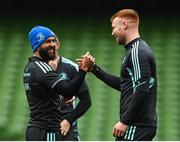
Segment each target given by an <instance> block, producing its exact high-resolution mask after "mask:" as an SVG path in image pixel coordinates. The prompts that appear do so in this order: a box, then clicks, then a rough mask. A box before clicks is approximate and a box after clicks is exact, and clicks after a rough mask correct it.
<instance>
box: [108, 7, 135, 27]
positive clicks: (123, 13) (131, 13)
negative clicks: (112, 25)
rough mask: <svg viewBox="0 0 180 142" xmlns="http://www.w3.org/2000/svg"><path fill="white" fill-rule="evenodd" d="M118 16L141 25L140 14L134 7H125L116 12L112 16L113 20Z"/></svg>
mask: <svg viewBox="0 0 180 142" xmlns="http://www.w3.org/2000/svg"><path fill="white" fill-rule="evenodd" d="M116 17H119V18H125V19H127V20H130V22H134V23H136V24H137V25H139V15H138V13H137V12H136V11H135V10H133V9H123V10H120V11H118V12H116V13H115V14H114V15H113V16H111V22H112V21H113V20H114V18H116Z"/></svg>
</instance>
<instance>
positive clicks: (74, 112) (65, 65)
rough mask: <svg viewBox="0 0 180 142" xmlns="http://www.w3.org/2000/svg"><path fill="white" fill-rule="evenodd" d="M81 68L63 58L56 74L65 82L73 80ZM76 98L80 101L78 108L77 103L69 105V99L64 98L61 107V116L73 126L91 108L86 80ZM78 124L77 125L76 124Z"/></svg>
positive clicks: (75, 94)
mask: <svg viewBox="0 0 180 142" xmlns="http://www.w3.org/2000/svg"><path fill="white" fill-rule="evenodd" d="M78 70H79V67H78V65H77V64H75V63H74V62H72V61H71V60H69V59H66V58H64V57H61V58H60V60H59V63H58V66H57V69H56V72H57V73H58V74H59V76H60V77H61V78H63V80H71V79H73V78H74V77H75V75H76V74H77V71H78ZM74 97H76V98H78V99H79V102H78V104H77V106H76V103H77V102H76V101H75V100H74V101H73V102H72V103H70V104H68V103H66V101H68V100H69V99H72V97H71V98H69V97H66V96H64V97H63V96H62V97H61V100H62V105H61V107H60V111H61V116H62V117H63V118H65V119H67V120H68V121H69V122H70V123H71V124H72V123H73V122H75V121H76V120H77V119H78V118H79V117H81V116H82V115H83V114H84V113H85V112H86V111H87V110H88V109H89V107H90V106H91V98H90V95H89V89H88V86H87V84H86V81H85V80H84V81H83V83H82V85H81V87H80V88H79V90H78V92H77V93H74ZM74 124H76V123H74Z"/></svg>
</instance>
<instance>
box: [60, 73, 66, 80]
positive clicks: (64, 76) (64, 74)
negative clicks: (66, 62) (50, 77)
mask: <svg viewBox="0 0 180 142" xmlns="http://www.w3.org/2000/svg"><path fill="white" fill-rule="evenodd" d="M59 76H60V78H61V80H68V77H67V74H66V73H64V72H62V73H60V74H59Z"/></svg>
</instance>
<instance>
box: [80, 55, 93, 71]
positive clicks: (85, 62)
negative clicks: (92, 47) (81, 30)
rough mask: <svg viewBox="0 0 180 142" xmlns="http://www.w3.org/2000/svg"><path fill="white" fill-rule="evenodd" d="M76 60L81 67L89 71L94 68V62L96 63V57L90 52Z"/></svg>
mask: <svg viewBox="0 0 180 142" xmlns="http://www.w3.org/2000/svg"><path fill="white" fill-rule="evenodd" d="M76 62H77V64H78V66H79V68H80V69H83V70H84V71H86V72H87V71H91V70H92V68H93V64H95V58H94V57H93V56H92V55H91V54H90V53H89V52H86V54H85V55H82V56H81V58H78V59H76Z"/></svg>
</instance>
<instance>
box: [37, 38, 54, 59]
mask: <svg viewBox="0 0 180 142" xmlns="http://www.w3.org/2000/svg"><path fill="white" fill-rule="evenodd" d="M56 44H57V40H56V38H55V37H49V38H48V39H47V40H46V41H45V42H44V43H43V44H42V45H41V46H40V47H39V48H38V52H39V55H40V57H41V58H42V59H44V60H46V61H49V60H53V59H55V57H56V52H55V51H56Z"/></svg>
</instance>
